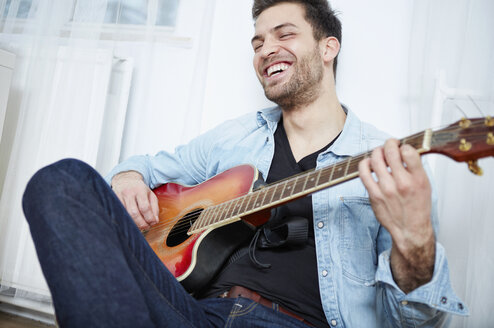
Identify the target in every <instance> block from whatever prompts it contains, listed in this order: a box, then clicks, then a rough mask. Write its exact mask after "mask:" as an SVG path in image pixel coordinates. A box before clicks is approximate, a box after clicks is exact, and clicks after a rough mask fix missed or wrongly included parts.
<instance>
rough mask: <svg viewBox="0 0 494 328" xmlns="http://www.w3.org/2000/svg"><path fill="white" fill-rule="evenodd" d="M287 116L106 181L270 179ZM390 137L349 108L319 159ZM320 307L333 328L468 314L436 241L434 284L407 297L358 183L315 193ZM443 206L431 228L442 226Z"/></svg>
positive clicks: (135, 161)
mask: <svg viewBox="0 0 494 328" xmlns="http://www.w3.org/2000/svg"><path fill="white" fill-rule="evenodd" d="M280 114H281V111H280V110H279V109H278V108H276V107H273V108H268V109H265V110H262V111H259V112H257V113H251V114H247V115H244V116H242V117H240V118H238V119H235V120H230V121H227V122H225V123H223V124H221V125H219V126H218V127H217V128H215V129H213V130H211V131H209V132H207V133H205V134H203V135H201V136H199V137H197V138H195V139H194V140H193V141H191V142H190V143H189V144H187V145H185V146H179V147H177V149H176V151H175V153H174V154H170V153H167V152H159V153H158V154H157V155H155V156H134V157H131V158H130V159H128V160H126V161H124V162H123V163H121V164H119V165H118V166H117V167H115V168H114V169H113V170H112V171H111V172H110V174H109V175H108V176H107V177H106V180H107V182H108V183H110V181H111V178H112V177H113V175H115V174H117V173H119V172H123V171H129V170H134V171H138V172H140V173H141V174H142V176H143V177H144V180H145V182H146V183H147V184H148V185H149V186H150V187H151V188H154V187H157V186H159V185H161V184H163V183H166V182H170V181H173V182H177V183H181V184H186V185H194V184H198V183H201V182H203V181H205V180H206V179H209V178H211V177H213V176H215V175H217V174H218V173H221V172H223V171H225V170H227V169H229V168H231V167H233V166H237V165H240V164H246V163H248V164H252V165H254V166H255V167H257V168H258V170H259V171H260V172H261V173H262V176H263V177H266V176H267V174H268V172H269V168H270V165H271V160H272V158H273V154H274V136H273V135H274V132H275V130H276V127H277V124H278V121H279V119H280ZM387 138H388V136H387V135H386V134H384V133H382V132H380V131H378V130H377V129H376V128H374V127H373V126H371V125H369V124H365V123H362V122H361V121H360V120H359V119H358V118H357V117H356V116H355V114H354V113H352V112H351V111H349V110H347V119H346V121H345V126H344V128H343V131H342V133H341V135H340V137H339V138H338V139H337V140H336V141H335V142H334V144H333V145H332V146H331V147H329V148H328V149H327V150H326V151H324V152H322V153H321V154H320V155H319V157H318V158H317V168H321V167H325V166H328V165H331V164H334V163H336V162H338V161H341V160H343V159H345V158H347V157H348V156H355V155H357V154H359V153H362V152H365V151H368V150H371V149H373V148H375V147H377V146H380V145H382V144H383V143H384V141H385V140H386V139H387ZM312 203H313V211H314V233H315V240H316V254H317V265H318V273H319V274H318V277H319V288H320V294H321V301H322V305H323V309H324V313H325V314H326V318H327V320H328V323H329V324H330V325H331V326H332V327H368V328H371V327H438V326H442V325H444V324H445V323H446V322H447V321H448V320H447V316H446V313H447V312H450V313H455V314H460V315H467V314H468V310H467V308H466V306H465V305H464V304H463V303H462V301H461V300H460V299H459V298H458V297H457V296H456V295H455V293H454V291H453V290H452V287H451V284H450V278H449V271H448V264H447V261H446V256H445V252H444V249H443V247H442V246H441V245H440V244H439V243H437V245H436V259H435V267H434V275H433V278H432V280H431V281H430V282H429V283H427V284H425V285H423V286H421V287H419V288H417V289H415V290H414V291H412V292H410V293H409V294H405V293H403V291H401V290H400V288H399V287H398V286H397V285H396V283H395V282H394V280H393V276H392V273H391V268H390V263H389V254H390V249H391V237H390V235H389V233H388V232H387V231H386V229H384V227H382V226H381V225H380V224H379V222H378V221H377V220H376V218H375V216H374V213H373V211H372V208H371V206H370V203H369V198H368V194H367V191H366V189H365V188H364V186H363V184H362V183H361V181H360V179H354V180H351V181H349V182H346V183H343V184H340V185H337V186H334V187H332V188H329V189H326V190H322V191H319V192H316V193H314V194H313V195H312ZM436 204H437V201H436V199H435V196H434V197H433V211H432V212H433V215H432V222H433V224H434V226H435V228H437V214H436V213H437V208H436V207H437V206H436Z"/></svg>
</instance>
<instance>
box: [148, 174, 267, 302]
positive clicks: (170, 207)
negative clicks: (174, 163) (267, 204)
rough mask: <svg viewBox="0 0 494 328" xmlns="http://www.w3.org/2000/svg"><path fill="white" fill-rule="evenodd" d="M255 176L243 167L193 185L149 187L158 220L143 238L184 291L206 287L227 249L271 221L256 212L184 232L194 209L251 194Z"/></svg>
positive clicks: (219, 267) (224, 258) (226, 254)
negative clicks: (255, 213)
mask: <svg viewBox="0 0 494 328" xmlns="http://www.w3.org/2000/svg"><path fill="white" fill-rule="evenodd" d="M257 179H258V173H257V169H256V168H254V167H253V166H250V165H241V166H237V167H234V168H232V169H230V170H227V171H225V172H223V173H221V174H219V175H217V176H215V177H213V178H211V179H209V180H207V181H205V182H203V183H201V184H198V185H197V186H192V187H191V186H183V185H180V184H176V183H167V184H165V185H162V186H160V187H158V188H156V189H154V190H153V191H154V193H155V194H156V196H157V197H158V204H159V220H160V221H159V223H158V224H157V225H156V226H154V227H152V228H151V229H150V230H149V231H148V232H146V233H145V238H146V240H147V241H148V243H149V245H150V246H151V248H152V249H153V250H154V252H155V253H156V254H157V255H158V257H159V258H160V260H161V261H162V262H163V263H164V264H165V266H166V267H167V268H168V270H169V271H170V272H171V273H172V274H173V275H174V276H175V277H176V278H177V279H178V280H179V281H180V282H181V283H182V285H183V286H184V287H185V289H186V290H187V291H189V292H193V291H198V290H200V289H201V288H203V287H204V286H205V285H207V283H208V282H210V281H211V279H212V278H213V277H214V275H216V274H217V273H218V271H219V270H220V269H221V267H222V265H223V264H224V263H225V261H226V260H227V259H228V257H229V256H230V255H231V253H233V252H234V251H235V249H236V248H238V246H240V245H241V244H242V243H243V242H245V241H246V240H247V239H249V238H251V237H252V235H253V233H254V231H255V229H254V228H255V226H256V225H259V224H262V223H264V222H266V221H267V220H268V219H269V212H268V213H259V214H257V215H255V216H251V217H246V218H243V219H242V220H239V221H236V222H234V223H231V224H228V225H224V226H220V227H216V228H209V229H207V230H205V231H202V232H200V233H197V234H193V235H190V236H189V235H187V230H188V229H189V228H190V226H191V225H192V224H193V222H194V220H195V219H196V218H197V215H198V212H200V211H201V210H203V209H206V208H208V207H210V206H213V205H217V204H221V203H224V202H226V201H228V200H231V199H234V198H237V197H240V196H243V195H245V194H247V193H249V192H251V191H252V187H253V184H254V182H255V181H256V180H257ZM266 214H267V215H266Z"/></svg>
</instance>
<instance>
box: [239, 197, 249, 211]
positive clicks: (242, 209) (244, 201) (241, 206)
mask: <svg viewBox="0 0 494 328" xmlns="http://www.w3.org/2000/svg"><path fill="white" fill-rule="evenodd" d="M248 198H249V194H247V195H244V196H243V197H242V204H240V207H239V209H238V213H245V209H246V208H247V204H248V203H249V200H248Z"/></svg>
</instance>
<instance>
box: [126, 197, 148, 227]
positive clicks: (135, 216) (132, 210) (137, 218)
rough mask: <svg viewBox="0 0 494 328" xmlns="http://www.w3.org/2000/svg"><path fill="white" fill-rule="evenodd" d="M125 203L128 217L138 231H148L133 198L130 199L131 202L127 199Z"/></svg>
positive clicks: (146, 224)
mask: <svg viewBox="0 0 494 328" xmlns="http://www.w3.org/2000/svg"><path fill="white" fill-rule="evenodd" d="M125 203H126V204H127V206H126V207H125V208H126V209H127V212H129V215H130V217H131V218H132V220H134V223H135V224H136V225H137V226H138V227H139V229H148V228H149V227H150V226H149V224H148V223H147V222H146V220H144V218H143V217H142V215H141V212H140V211H139V207H138V205H137V202H136V200H135V198H132V199H131V200H129V199H127V200H126V202H125Z"/></svg>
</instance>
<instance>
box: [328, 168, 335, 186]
mask: <svg viewBox="0 0 494 328" xmlns="http://www.w3.org/2000/svg"><path fill="white" fill-rule="evenodd" d="M335 166H336V165H334V164H333V165H331V175H330V176H329V182H331V183H332V182H333V175H334V168H335Z"/></svg>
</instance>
